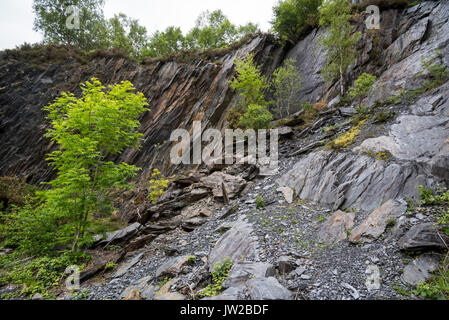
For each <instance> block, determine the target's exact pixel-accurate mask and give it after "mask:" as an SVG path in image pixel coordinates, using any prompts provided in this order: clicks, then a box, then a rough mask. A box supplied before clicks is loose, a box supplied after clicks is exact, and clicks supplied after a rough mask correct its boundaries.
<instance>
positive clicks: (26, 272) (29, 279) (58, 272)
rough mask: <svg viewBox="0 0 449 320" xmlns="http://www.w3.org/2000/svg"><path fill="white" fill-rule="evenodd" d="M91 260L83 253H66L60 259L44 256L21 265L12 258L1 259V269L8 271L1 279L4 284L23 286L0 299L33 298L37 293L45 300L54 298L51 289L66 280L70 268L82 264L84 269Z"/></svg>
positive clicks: (4, 257) (0, 282)
mask: <svg viewBox="0 0 449 320" xmlns="http://www.w3.org/2000/svg"><path fill="white" fill-rule="evenodd" d="M89 260H90V256H88V255H86V254H83V253H76V254H72V253H71V252H65V253H63V254H61V255H60V256H59V257H52V256H44V257H40V258H35V259H31V260H24V261H22V262H21V263H18V262H16V263H15V262H14V261H12V259H11V257H8V256H3V257H0V268H1V269H3V270H6V272H5V273H4V274H3V275H2V279H0V285H1V284H2V283H5V284H6V283H12V284H15V285H19V286H22V289H21V290H19V291H18V292H15V293H13V294H5V295H4V296H2V297H0V298H2V299H8V298H12V297H15V296H19V295H24V296H28V297H31V296H33V295H34V294H36V293H39V294H41V295H42V296H43V297H44V298H54V296H53V295H52V293H51V289H53V288H55V287H57V286H58V285H59V284H60V283H61V280H62V279H63V278H64V272H65V270H66V268H67V267H68V266H71V265H76V264H81V265H80V269H82V268H83V267H84V266H85V264H86V263H87V262H88V261H89Z"/></svg>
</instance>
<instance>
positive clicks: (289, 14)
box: [271, 0, 323, 44]
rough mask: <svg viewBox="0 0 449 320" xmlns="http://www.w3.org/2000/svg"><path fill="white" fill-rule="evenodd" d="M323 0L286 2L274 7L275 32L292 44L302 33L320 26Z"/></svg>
mask: <svg viewBox="0 0 449 320" xmlns="http://www.w3.org/2000/svg"><path fill="white" fill-rule="evenodd" d="M322 3H323V0H285V1H279V2H278V3H277V4H276V5H275V6H274V7H273V14H274V19H273V21H271V24H272V26H273V30H274V32H275V33H276V34H277V35H278V36H279V38H281V39H282V40H284V41H289V42H290V43H292V44H295V42H296V41H297V40H298V39H299V36H300V35H301V33H302V32H304V31H305V30H307V29H308V28H310V27H316V26H317V25H318V16H319V15H318V9H319V7H320V5H321V4H322Z"/></svg>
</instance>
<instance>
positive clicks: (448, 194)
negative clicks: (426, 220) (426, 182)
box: [418, 186, 449, 206]
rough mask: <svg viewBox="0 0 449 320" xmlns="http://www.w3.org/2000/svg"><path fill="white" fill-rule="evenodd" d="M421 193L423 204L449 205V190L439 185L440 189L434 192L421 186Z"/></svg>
mask: <svg viewBox="0 0 449 320" xmlns="http://www.w3.org/2000/svg"><path fill="white" fill-rule="evenodd" d="M418 189H419V195H420V196H421V204H423V205H425V206H432V205H449V190H447V189H446V188H443V187H441V186H438V190H437V191H436V192H435V193H434V192H433V191H432V190H427V189H424V187H423V186H419V187H418Z"/></svg>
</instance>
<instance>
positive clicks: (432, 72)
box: [421, 50, 449, 90]
mask: <svg viewBox="0 0 449 320" xmlns="http://www.w3.org/2000/svg"><path fill="white" fill-rule="evenodd" d="M440 59H441V51H439V50H437V51H435V53H434V56H433V57H430V58H427V59H425V58H422V59H421V65H422V66H423V67H424V69H426V70H427V72H428V73H429V76H430V78H431V79H432V80H431V81H428V82H426V83H425V84H424V87H425V88H426V89H427V90H431V89H433V88H436V87H439V86H441V85H442V84H444V83H445V82H446V81H448V80H449V70H448V69H447V67H446V66H445V65H444V64H441V63H439V60H440Z"/></svg>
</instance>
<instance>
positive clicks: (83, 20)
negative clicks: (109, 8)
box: [33, 0, 106, 50]
mask: <svg viewBox="0 0 449 320" xmlns="http://www.w3.org/2000/svg"><path fill="white" fill-rule="evenodd" d="M70 6H75V7H76V8H78V9H79V22H80V25H79V29H75V28H72V29H71V28H67V24H66V22H67V21H68V20H69V22H73V21H71V20H70V16H71V15H73V14H74V12H73V11H68V8H69V7H70ZM103 6H104V0H58V1H55V0H34V1H33V11H34V13H35V19H34V30H35V31H40V32H41V33H42V34H43V36H44V41H45V42H50V43H59V44H68V45H73V46H77V47H78V48H80V49H83V50H92V49H97V48H103V47H104V46H105V43H104V40H105V36H106V30H105V24H104V17H103Z"/></svg>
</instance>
